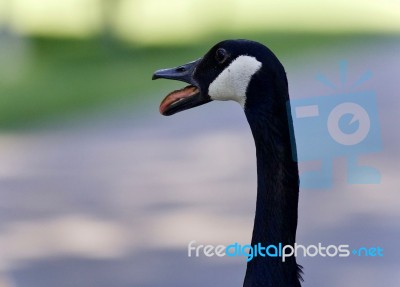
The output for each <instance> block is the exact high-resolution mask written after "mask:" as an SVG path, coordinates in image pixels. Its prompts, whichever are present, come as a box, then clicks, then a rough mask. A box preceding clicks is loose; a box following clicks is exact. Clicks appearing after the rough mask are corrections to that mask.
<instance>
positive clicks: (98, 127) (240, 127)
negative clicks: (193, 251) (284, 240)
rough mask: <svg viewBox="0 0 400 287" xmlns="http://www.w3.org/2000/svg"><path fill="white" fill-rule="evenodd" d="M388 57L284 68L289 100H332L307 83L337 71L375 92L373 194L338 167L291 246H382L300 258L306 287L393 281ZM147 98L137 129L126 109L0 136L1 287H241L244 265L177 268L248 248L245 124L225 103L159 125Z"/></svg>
mask: <svg viewBox="0 0 400 287" xmlns="http://www.w3.org/2000/svg"><path fill="white" fill-rule="evenodd" d="M399 48H400V45H394V44H393V43H392V44H385V43H383V44H376V46H368V47H362V46H360V47H352V48H351V49H347V47H343V48H342V49H341V50H334V49H333V48H332V50H331V51H329V52H328V53H329V55H330V56H328V57H327V56H326V54H325V55H322V54H321V53H319V54H318V53H316V54H313V55H305V57H304V58H301V59H296V60H294V59H292V60H287V63H286V64H285V66H286V70H287V73H288V78H289V82H290V92H291V96H292V97H293V98H301V97H309V96H317V95H326V94H329V93H330V91H329V89H328V88H326V87H324V86H323V85H321V84H320V83H319V82H317V81H316V80H315V75H316V74H317V73H319V72H322V73H324V74H326V75H327V76H329V77H331V78H332V79H333V80H335V77H336V80H337V79H338V63H339V61H340V60H343V59H347V60H348V64H349V69H350V70H349V77H350V78H351V79H355V78H357V76H359V75H360V74H361V73H362V72H364V71H366V70H371V71H373V74H374V76H373V79H372V80H371V81H370V82H368V83H367V84H366V86H365V88H366V89H373V90H375V91H376V93H377V96H378V106H379V107H378V108H379V111H380V121H381V127H382V138H383V144H384V150H383V152H382V153H380V154H376V155H367V156H365V158H363V160H365V162H366V163H368V164H371V165H373V166H375V167H378V168H379V169H380V171H381V173H382V183H381V184H380V185H376V186H356V185H347V184H346V179H345V169H344V168H345V165H344V161H343V160H340V159H339V160H338V161H337V162H335V182H334V188H333V189H332V190H303V191H302V194H301V202H300V222H299V232H298V242H299V243H302V244H317V243H318V242H322V243H324V244H326V245H329V244H350V245H356V246H360V245H366V246H375V245H379V246H382V247H383V248H384V250H385V256H384V257H383V258H354V257H350V258H345V259H343V258H340V259H337V258H335V259H332V258H328V259H326V258H299V262H300V263H301V264H302V265H304V267H305V280H306V282H305V283H304V286H326V287H331V286H332V287H333V286H371V287H372V286H385V287H397V286H398V282H400V275H399V273H398V270H399V268H400V261H399V258H400V257H399V256H400V251H399V249H398V248H397V242H398V240H397V239H398V238H399V237H400V220H399V219H400V210H399V208H398V203H399V202H400V190H399V184H400V180H399V178H398V170H399V169H398V168H399V164H398V163H399V161H400V152H399V148H398V144H399V143H400V134H399V133H398V127H397V126H398V123H399V113H398V111H399V108H400V101H399V92H400V89H399V86H398V85H399V82H398V77H399V75H400V58H399V57H398V51H400V49H399ZM332 55H335V56H332ZM310 59H313V60H312V61H311V62H310V61H309V60H310ZM154 98H155V100H154V104H150V105H149V106H147V107H146V109H145V110H144V111H141V112H140V113H141V114H144V115H145V116H144V117H143V116H139V115H138V114H137V115H136V116H135V115H132V114H131V112H127V111H126V109H125V110H121V111H116V113H115V114H112V115H105V116H102V117H95V118H93V119H88V120H86V121H85V122H82V123H77V124H72V125H70V126H68V127H66V126H64V127H62V128H57V127H53V128H49V129H45V130H41V131H35V132H24V133H15V134H13V133H3V134H0V147H1V154H0V197H1V199H2V200H1V201H0V274H4V276H3V277H4V278H5V276H7V277H9V278H8V279H0V282H1V283H0V286H2V287H3V285H4V286H6V287H10V286H15V287H24V286H29V287H32V286H40V287H47V286H49V287H50V286H51V287H53V286H59V287H70V286H71V287H72V286H74V287H80V286H82V287H89V286H94V287H103V286H104V287H106V286H146V287H147V286H149V287H150V286H152V287H153V286H154V287H155V286H174V287H177V286H182V287H183V286H193V287H200V286H241V284H242V279H243V275H244V271H245V259H244V258H235V259H232V258H229V259H227V258H222V259H221V258H218V257H214V258H206V257H203V258H188V257H187V244H188V242H189V241H191V240H196V241H197V242H198V243H199V244H206V243H211V244H231V243H233V242H235V241H238V242H242V243H247V242H249V241H250V235H251V229H252V222H253V213H254V208H255V192H256V168H255V154H254V146H253V141H252V138H251V133H250V131H249V129H248V127H247V123H246V121H245V117H244V114H243V112H242V111H241V108H240V107H239V105H237V104H235V103H230V102H229V103H228V102H225V103H211V104H209V105H206V106H202V107H199V108H197V109H194V110H191V111H189V112H184V113H180V114H178V115H176V116H173V117H167V118H166V117H161V116H159V115H158V102H159V101H160V100H161V98H162V96H161V95H154ZM136 110H137V108H136ZM360 276H362V277H360ZM1 280H3V281H1ZM8 281H10V283H6V282H8ZM3 282H5V283H3ZM321 282H324V283H321ZM1 284H3V285H1Z"/></svg>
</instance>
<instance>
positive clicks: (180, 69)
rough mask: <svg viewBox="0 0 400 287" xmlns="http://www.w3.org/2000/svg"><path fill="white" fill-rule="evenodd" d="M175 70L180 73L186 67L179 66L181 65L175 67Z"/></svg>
mask: <svg viewBox="0 0 400 287" xmlns="http://www.w3.org/2000/svg"><path fill="white" fill-rule="evenodd" d="M176 71H177V72H179V73H182V72H185V71H186V68H185V67H183V66H181V67H178V68H176Z"/></svg>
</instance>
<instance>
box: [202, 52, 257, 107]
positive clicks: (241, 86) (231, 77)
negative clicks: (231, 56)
mask: <svg viewBox="0 0 400 287" xmlns="http://www.w3.org/2000/svg"><path fill="white" fill-rule="evenodd" d="M261 66H262V64H261V62H259V61H257V59H256V58H254V57H251V56H239V57H237V58H236V59H235V60H234V61H233V62H232V63H231V64H230V65H229V66H228V67H226V68H225V70H223V71H222V73H221V74H219V75H218V77H217V78H216V79H215V80H214V81H213V82H212V83H211V84H210V87H209V88H208V94H209V96H210V97H211V99H213V100H219V101H228V100H233V101H236V102H238V103H239V104H240V105H241V106H242V107H243V108H244V105H245V103H246V90H247V86H248V85H249V83H250V80H251V77H252V76H253V75H254V74H255V73H256V72H257V71H258V70H259V69H260V68H261Z"/></svg>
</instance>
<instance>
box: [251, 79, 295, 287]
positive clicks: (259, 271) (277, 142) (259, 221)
mask: <svg viewBox="0 0 400 287" xmlns="http://www.w3.org/2000/svg"><path fill="white" fill-rule="evenodd" d="M274 92H276V91H275V90H273V89H269V91H265V93H266V95H264V96H265V97H269V98H271V94H274ZM282 92H283V93H284V94H283V95H275V96H279V97H280V98H279V99H272V100H271V99H270V100H268V101H265V102H259V101H257V102H248V103H246V110H245V111H246V116H247V119H248V122H249V124H250V127H251V130H252V133H253V136H254V140H255V145H256V152H257V177H258V189H257V204H256V214H255V220H254V229H253V236H252V245H253V246H254V245H257V244H258V243H261V245H262V246H263V247H267V246H269V245H275V246H278V245H279V244H280V243H281V244H282V246H284V245H292V246H293V245H294V243H295V238H296V228H297V206H298V195H299V177H298V167H297V163H296V161H295V160H293V155H292V144H291V136H290V129H291V128H292V121H291V117H290V116H289V117H288V112H287V111H288V109H286V101H287V100H288V95H287V84H286V89H284V90H283V91H281V93H282ZM269 98H268V99H269ZM289 111H290V110H289ZM293 147H294V150H295V143H293ZM298 273H299V268H298V266H297V263H296V259H295V257H290V258H286V261H285V262H282V258H281V257H269V256H265V257H260V256H257V257H254V258H253V259H252V260H251V261H250V262H249V263H248V264H247V271H246V277H245V281H244V287H255V286H257V287H269V286H271V287H280V286H282V287H289V286H290V287H297V286H300V283H299V275H298Z"/></svg>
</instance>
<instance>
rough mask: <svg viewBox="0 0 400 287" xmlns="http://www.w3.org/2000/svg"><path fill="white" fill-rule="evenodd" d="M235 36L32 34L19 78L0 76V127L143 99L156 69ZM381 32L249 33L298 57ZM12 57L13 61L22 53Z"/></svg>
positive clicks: (281, 52)
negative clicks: (147, 41)
mask: <svg viewBox="0 0 400 287" xmlns="http://www.w3.org/2000/svg"><path fill="white" fill-rule="evenodd" d="M231 37H232V35H215V36H212V37H210V38H208V39H207V41H203V42H202V43H195V44H193V45H188V46H177V47H141V48H139V47H129V46H126V45H125V46H124V45H123V44H120V43H116V42H112V41H104V40H102V39H91V40H85V41H76V40H61V39H31V41H30V42H29V45H28V50H29V53H28V60H27V62H28V64H26V65H24V66H23V70H22V72H20V73H19V75H18V77H17V79H13V78H12V79H9V78H7V77H5V78H3V79H0V129H15V128H21V127H24V128H26V127H29V126H31V125H37V124H40V123H42V122H46V121H55V120H59V119H60V118H65V117H68V115H72V114H77V113H78V114H79V113H85V112H88V111H90V110H93V109H97V108H99V107H107V106H118V105H121V104H125V103H132V106H134V105H136V104H140V103H141V102H143V101H145V100H146V96H148V95H149V94H151V93H154V92H155V91H157V92H158V91H159V89H160V87H161V84H160V83H157V82H152V81H151V75H152V72H153V71H154V70H156V69H158V68H163V67H169V66H174V65H178V64H181V63H185V62H187V61H188V60H192V59H195V58H196V57H199V56H201V55H202V54H203V53H204V52H206V51H207V50H208V49H209V47H210V46H211V45H213V44H214V43H215V42H217V41H219V40H220V39H225V38H231ZM377 37H378V36H371V35H340V34H338V35H334V34H332V35H321V34H285V33H276V34H267V35H264V34H256V35H246V38H251V39H254V40H257V41H261V42H263V43H265V44H267V45H268V46H269V47H270V48H271V49H272V50H273V51H274V52H275V53H276V54H277V55H278V57H281V58H287V57H296V56H299V55H301V54H302V53H303V52H304V51H309V50H312V49H317V48H318V49H321V48H322V49H323V47H331V46H332V45H339V44H340V43H341V44H342V45H343V44H351V43H356V42H363V41H376V39H377ZM380 37H381V38H382V37H383V36H380ZM0 52H1V50H0ZM11 60H12V61H11V63H12V62H13V60H15V61H16V60H18V59H11ZM8 68H9V67H8ZM8 68H7V66H5V67H4V66H3V67H1V66H0V71H1V73H2V74H5V73H7V70H6V69H8ZM2 69H3V70H2ZM1 73H0V74H1ZM162 86H163V89H165V91H168V89H170V88H172V87H173V86H174V87H176V86H177V84H174V83H171V82H163V83H162ZM178 86H179V84H178ZM161 97H162V95H160V100H161Z"/></svg>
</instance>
